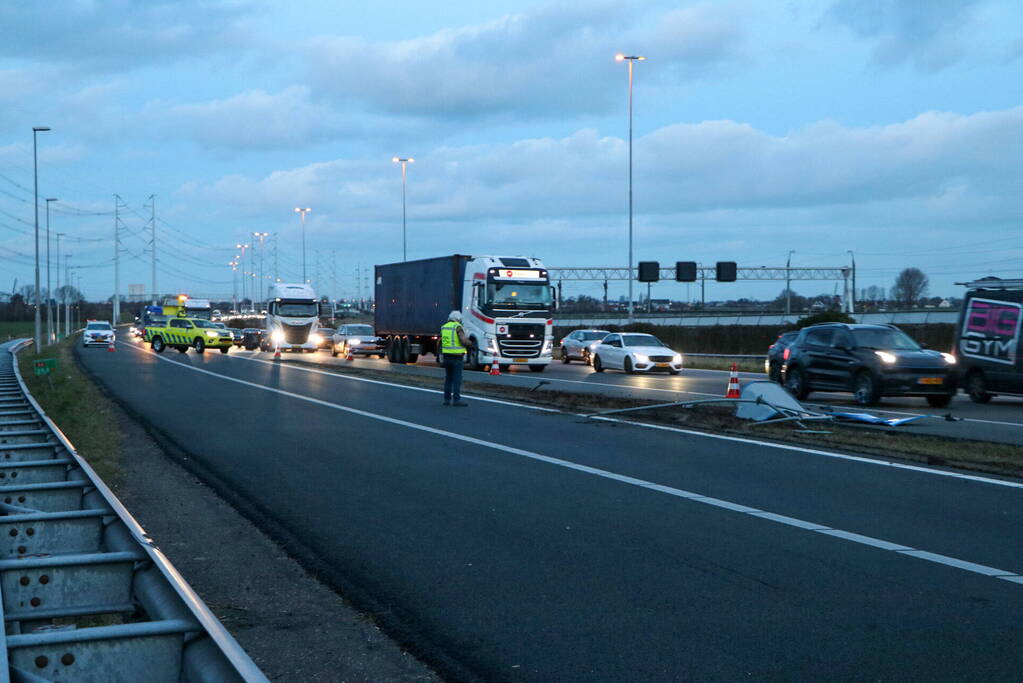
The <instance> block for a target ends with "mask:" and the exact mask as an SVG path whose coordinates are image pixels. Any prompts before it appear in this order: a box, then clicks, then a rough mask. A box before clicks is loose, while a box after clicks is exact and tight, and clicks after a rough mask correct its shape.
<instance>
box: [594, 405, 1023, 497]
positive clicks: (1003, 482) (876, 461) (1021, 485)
mask: <svg viewBox="0 0 1023 683" xmlns="http://www.w3.org/2000/svg"><path fill="white" fill-rule="evenodd" d="M579 417H590V419H591V420H601V421H603V422H616V423H619V424H625V425H631V426H633V427H643V428H645V429H659V430H661V431H666V432H676V433H678V434H686V435H689V436H702V437H706V438H708V439H721V440H723V441H734V442H736V443H745V444H754V445H757V446H768V447H771V448H778V449H781V450H786V451H796V452H798V453H807V454H809V455H821V456H824V457H826V458H835V459H837V460H849V461H851V462H858V463H862V464H865V465H881V466H884V467H894V468H895V469H900V470H910V471H912V472H922V473H924V474H934V475H938V476H942V477H952V478H953V479H964V480H966V481H977V482H981V483H983V484H995V485H996V486H1006V487H1008V488H1014V489H1023V482H1016V481H1009V480H1007V479H992V478H990V477H981V476H978V475H976V474H963V473H961V472H949V471H947V470H936V469H932V468H930V467H923V466H921V465H907V464H906V463H902V462H894V461H891V460H882V459H880V458H867V457H864V456H860V455H848V454H846V453H835V452H833V451H822V450H818V449H816V448H806V447H804V446H792V445H789V444H783V443H773V442H770V441H757V440H756V439H747V438H745V437H741V436H729V435H727V434H714V433H711V432H698V431H694V430H691V429H684V428H682V427H669V426H667V425H655V424H650V423H648V422H631V421H629V420H622V419H619V418H614V417H600V416H587V415H582V414H580V415H579Z"/></svg>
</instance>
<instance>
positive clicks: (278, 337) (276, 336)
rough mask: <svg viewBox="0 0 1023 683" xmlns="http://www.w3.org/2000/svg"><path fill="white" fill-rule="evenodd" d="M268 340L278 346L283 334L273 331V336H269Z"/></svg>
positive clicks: (279, 331) (282, 339)
mask: <svg viewBox="0 0 1023 683" xmlns="http://www.w3.org/2000/svg"><path fill="white" fill-rule="evenodd" d="M270 338H271V339H273V340H274V343H275V344H280V343H281V342H282V341H284V332H282V331H281V330H274V331H273V334H271V335H270Z"/></svg>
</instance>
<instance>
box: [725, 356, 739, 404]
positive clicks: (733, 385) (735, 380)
mask: <svg viewBox="0 0 1023 683" xmlns="http://www.w3.org/2000/svg"><path fill="white" fill-rule="evenodd" d="M740 396H741V393H740V392H739V369H738V368H737V367H736V365H735V363H732V373H731V374H730V375H729V376H728V391H727V392H726V393H725V398H739V397H740Z"/></svg>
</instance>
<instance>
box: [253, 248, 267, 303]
mask: <svg viewBox="0 0 1023 683" xmlns="http://www.w3.org/2000/svg"><path fill="white" fill-rule="evenodd" d="M252 236H253V237H255V238H256V239H258V240H259V301H260V303H262V301H263V247H264V240H265V239H266V238H267V237H269V236H270V233H268V232H254V233H252ZM253 246H255V245H253ZM253 270H255V268H253Z"/></svg>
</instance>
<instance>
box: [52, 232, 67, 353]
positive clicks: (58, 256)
mask: <svg viewBox="0 0 1023 683" xmlns="http://www.w3.org/2000/svg"><path fill="white" fill-rule="evenodd" d="M54 234H55V235H57V293H58V294H59V293H60V238H61V237H63V236H64V234H65V233H63V232H57V233H54ZM62 298H63V297H61V299H62ZM54 301H55V302H56V304H57V315H56V316H55V317H56V319H57V321H56V327H57V339H60V299H54Z"/></svg>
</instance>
